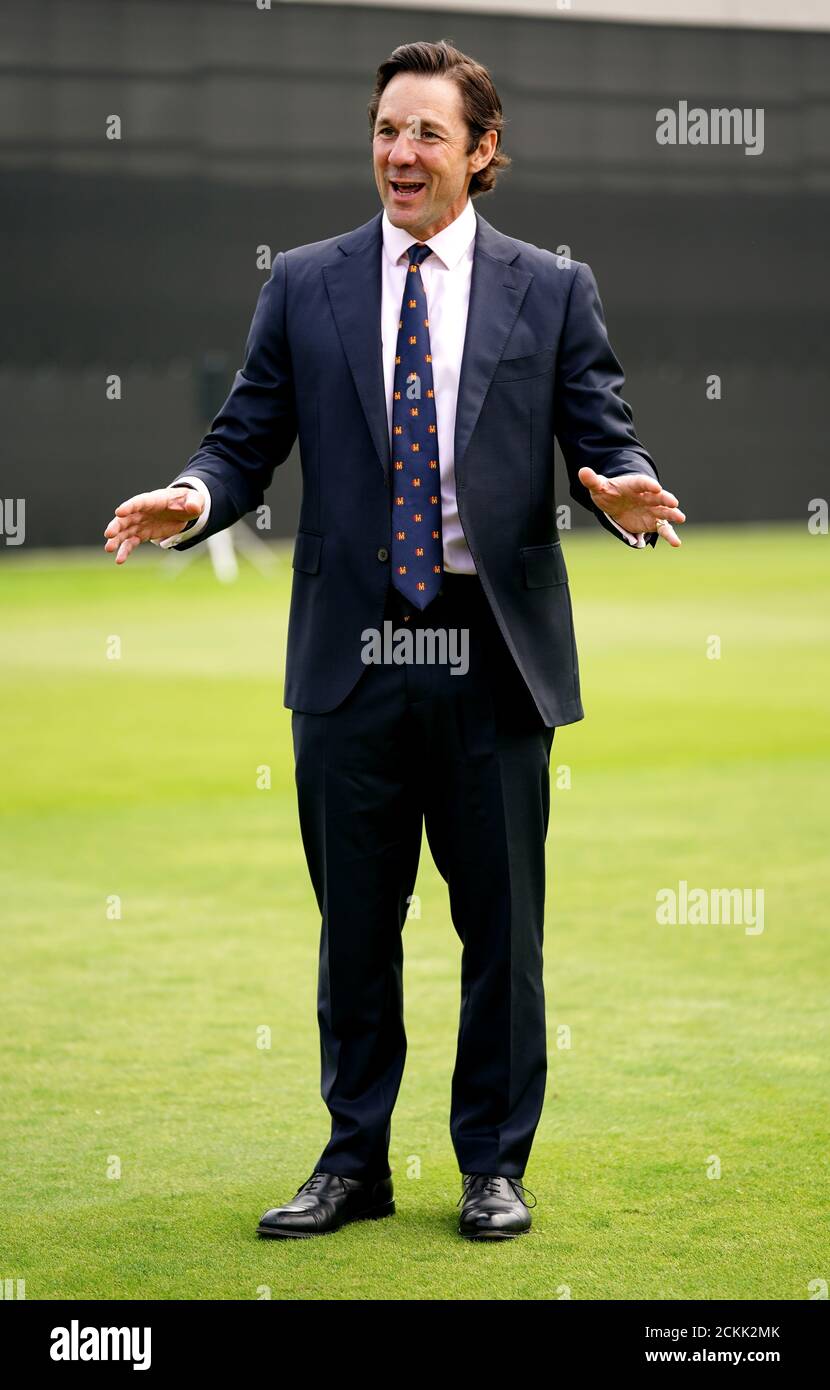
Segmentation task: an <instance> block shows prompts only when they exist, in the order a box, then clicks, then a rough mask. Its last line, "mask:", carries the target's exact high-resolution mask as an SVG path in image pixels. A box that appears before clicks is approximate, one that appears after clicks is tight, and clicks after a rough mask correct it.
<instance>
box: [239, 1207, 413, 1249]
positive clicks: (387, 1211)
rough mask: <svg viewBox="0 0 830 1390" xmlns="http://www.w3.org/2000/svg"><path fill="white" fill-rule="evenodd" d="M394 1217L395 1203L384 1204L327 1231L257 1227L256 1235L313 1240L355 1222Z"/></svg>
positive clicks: (282, 1238)
mask: <svg viewBox="0 0 830 1390" xmlns="http://www.w3.org/2000/svg"><path fill="white" fill-rule="evenodd" d="M394 1215H395V1203H394V1201H392V1202H384V1204H383V1206H381V1207H370V1208H369V1210H368V1211H360V1212H358V1213H357V1215H356V1216H350V1217H349V1218H348V1220H346V1221H339V1222H338V1223H337V1225H336V1226H332V1227H330V1229H329V1230H327V1231H288V1230H282V1231H280V1230H278V1229H277V1228H276V1227H273V1226H257V1231H256V1233H257V1235H258V1236H265V1237H266V1239H268V1240H313V1239H314V1237H315V1236H333V1235H336V1233H337V1232H338V1231H342V1229H343V1227H344V1226H351V1225H353V1224H354V1222H355V1221H380V1220H381V1218H382V1217H384V1216H394Z"/></svg>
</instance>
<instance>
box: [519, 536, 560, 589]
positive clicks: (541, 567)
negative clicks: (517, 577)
mask: <svg viewBox="0 0 830 1390" xmlns="http://www.w3.org/2000/svg"><path fill="white" fill-rule="evenodd" d="M519 553H520V555H521V557H522V564H523V566H524V578H525V587H526V588H527V589H544V588H546V587H547V586H548V585H551V584H567V582H568V571H567V568H566V566H565V557H564V555H563V554H562V545H561V543H560V542H559V541H553V542H552V543H551V544H550V545H526V546H523V547H522V549H521V550H520V552H519Z"/></svg>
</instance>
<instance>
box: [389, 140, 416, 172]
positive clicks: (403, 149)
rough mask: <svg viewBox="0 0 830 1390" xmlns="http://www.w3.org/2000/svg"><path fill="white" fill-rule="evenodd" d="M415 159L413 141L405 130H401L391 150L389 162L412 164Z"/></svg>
mask: <svg viewBox="0 0 830 1390" xmlns="http://www.w3.org/2000/svg"><path fill="white" fill-rule="evenodd" d="M414 159H415V151H414V150H413V148H412V141H411V140H410V138H409V136H408V135H406V134H405V133H404V132H403V131H400V132H399V134H398V138H397V140H396V141H395V143H394V145H393V146H392V148H391V150H390V151H389V158H388V161H387V162H388V163H389V164H394V165H396V166H400V167H403V166H404V165H408V164H411V163H412V162H413V160H414Z"/></svg>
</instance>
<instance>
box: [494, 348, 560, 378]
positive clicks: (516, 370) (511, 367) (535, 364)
mask: <svg viewBox="0 0 830 1390" xmlns="http://www.w3.org/2000/svg"><path fill="white" fill-rule="evenodd" d="M555 356H556V354H555V351H554V349H553V348H545V349H544V350H543V351H542V352H532V353H531V354H530V356H529V357H503V358H502V359H501V361H500V362H499V365H498V366H497V367H496V370H495V373H494V374H493V383H495V382H498V381H524V380H525V379H526V378H527V377H533V376H545V375H547V374H549V373H551V372H552V371H553V363H554V358H555Z"/></svg>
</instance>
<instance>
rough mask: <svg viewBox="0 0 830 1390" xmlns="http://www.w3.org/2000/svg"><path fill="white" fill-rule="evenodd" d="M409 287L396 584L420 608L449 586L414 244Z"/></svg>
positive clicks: (396, 478) (397, 404) (400, 394)
mask: <svg viewBox="0 0 830 1390" xmlns="http://www.w3.org/2000/svg"><path fill="white" fill-rule="evenodd" d="M407 254H408V256H409V266H408V268H407V273H406V280H405V282H404V288H403V302H402V304H401V317H400V320H399V322H398V346H397V352H396V354H395V378H394V387H393V395H392V583H393V584H394V586H395V588H396V589H400V591H401V593H402V594H404V595H405V597H406V598H408V599H409V601H410V602H411V603H413V604H414V605H415V607H416V608H419V609H423V608H426V606H427V604H428V603H429V602H430V600H431V599H433V598H434V597H435V595H436V594H437V593H438V590H439V589H440V587H441V578H442V574H443V568H444V567H443V563H442V561H443V549H442V544H441V471H440V468H439V466H438V426H437V423H436V418H435V391H434V389H433V385H432V356H431V354H430V346H429V318H428V316H427V298H426V294H425V293H424V285H423V281H422V279H421V271H420V268H419V267H420V264H421V262H422V261H423V260H425V259H426V257H427V256H428V255H429V254H430V248H429V247H428V246H425V245H422V244H421V243H419V242H413V243H412V245H411V246H410V248H409V251H408V252H407Z"/></svg>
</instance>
